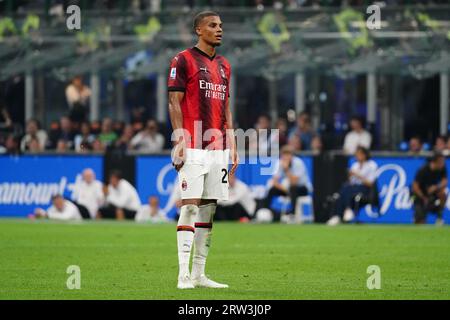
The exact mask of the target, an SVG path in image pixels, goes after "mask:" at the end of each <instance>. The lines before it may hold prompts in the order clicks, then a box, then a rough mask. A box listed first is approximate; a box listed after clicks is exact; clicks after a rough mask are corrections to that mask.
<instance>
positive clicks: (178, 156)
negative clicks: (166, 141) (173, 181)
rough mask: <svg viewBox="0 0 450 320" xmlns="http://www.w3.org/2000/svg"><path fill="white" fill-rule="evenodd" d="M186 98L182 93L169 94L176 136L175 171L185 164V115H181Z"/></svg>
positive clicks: (170, 112) (170, 110)
mask: <svg viewBox="0 0 450 320" xmlns="http://www.w3.org/2000/svg"><path fill="white" fill-rule="evenodd" d="M183 98H184V92H182V91H170V92H169V117H170V122H171V124H172V129H173V131H174V134H175V141H174V144H175V146H174V147H175V150H174V153H173V162H174V165H175V170H177V171H178V170H180V169H181V167H182V166H183V164H184V158H183V156H184V152H183V150H184V146H185V141H184V138H183V135H182V132H183V115H182V113H181V101H182V100H183Z"/></svg>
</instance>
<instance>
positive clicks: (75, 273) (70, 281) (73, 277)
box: [66, 265, 81, 290]
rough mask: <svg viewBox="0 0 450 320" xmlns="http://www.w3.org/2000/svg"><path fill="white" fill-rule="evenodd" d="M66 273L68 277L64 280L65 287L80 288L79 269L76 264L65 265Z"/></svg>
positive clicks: (70, 288)
mask: <svg viewBox="0 0 450 320" xmlns="http://www.w3.org/2000/svg"><path fill="white" fill-rule="evenodd" d="M66 273H67V274H69V277H68V278H67V281H66V286H67V289H69V290H80V289H81V269H80V267H79V266H77V265H70V266H68V267H67V270H66Z"/></svg>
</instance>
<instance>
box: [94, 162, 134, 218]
mask: <svg viewBox="0 0 450 320" xmlns="http://www.w3.org/2000/svg"><path fill="white" fill-rule="evenodd" d="M140 207H141V200H140V199H139V196H138V193H137V191H136V189H135V188H134V187H133V186H132V185H131V183H129V182H128V181H126V180H125V179H122V174H121V173H120V171H117V170H114V171H112V172H111V174H110V176H109V185H108V187H107V190H106V206H104V207H102V208H100V210H99V211H100V214H99V217H100V218H112V219H117V220H124V219H134V217H135V215H136V213H137V211H138V210H139V208H140Z"/></svg>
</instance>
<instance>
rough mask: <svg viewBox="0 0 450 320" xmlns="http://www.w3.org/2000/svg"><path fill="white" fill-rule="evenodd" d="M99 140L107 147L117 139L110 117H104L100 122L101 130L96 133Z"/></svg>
mask: <svg viewBox="0 0 450 320" xmlns="http://www.w3.org/2000/svg"><path fill="white" fill-rule="evenodd" d="M98 139H99V140H100V142H101V143H102V144H103V145H104V146H105V147H106V148H108V147H109V146H111V145H113V144H114V142H115V141H116V139H117V134H116V133H115V132H114V131H113V121H112V120H111V118H104V119H103V122H102V130H101V132H100V134H99V135H98Z"/></svg>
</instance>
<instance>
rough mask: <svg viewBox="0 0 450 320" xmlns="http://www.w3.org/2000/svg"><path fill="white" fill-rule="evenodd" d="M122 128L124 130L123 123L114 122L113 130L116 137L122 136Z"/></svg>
mask: <svg viewBox="0 0 450 320" xmlns="http://www.w3.org/2000/svg"><path fill="white" fill-rule="evenodd" d="M124 128H125V122H124V121H114V124H113V130H114V132H115V133H116V134H117V136H118V137H120V136H121V135H122V132H123V129H124Z"/></svg>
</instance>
